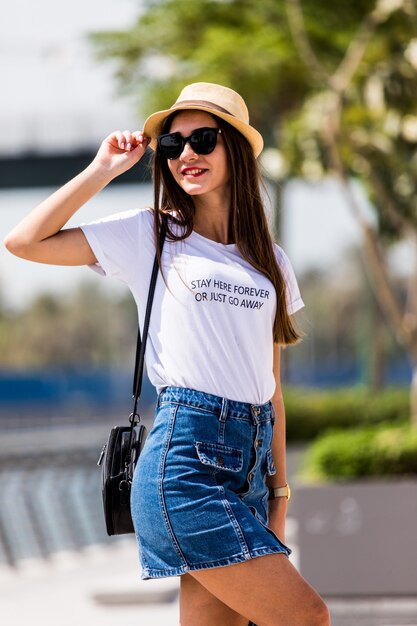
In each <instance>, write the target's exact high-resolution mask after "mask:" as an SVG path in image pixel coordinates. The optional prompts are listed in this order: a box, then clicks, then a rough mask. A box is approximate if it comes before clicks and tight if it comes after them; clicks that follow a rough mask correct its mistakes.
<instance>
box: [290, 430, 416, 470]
mask: <svg viewBox="0 0 417 626" xmlns="http://www.w3.org/2000/svg"><path fill="white" fill-rule="evenodd" d="M398 475H401V476H416V475H417V427H416V426H411V425H410V424H408V423H405V424H397V425H386V424H380V425H378V426H367V427H362V428H358V429H354V430H346V431H340V430H337V431H331V432H328V433H327V434H325V435H323V436H322V437H320V438H318V439H317V440H316V441H315V442H313V443H312V444H311V447H310V448H309V450H308V452H307V454H306V457H305V462H304V467H303V469H302V471H301V472H300V474H299V478H301V479H302V480H304V481H307V482H315V481H321V480H329V479H352V478H355V479H356V478H365V477H375V476H398Z"/></svg>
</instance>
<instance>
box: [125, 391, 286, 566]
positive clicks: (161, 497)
mask: <svg viewBox="0 0 417 626" xmlns="http://www.w3.org/2000/svg"><path fill="white" fill-rule="evenodd" d="M273 423H274V414H273V408H272V404H271V402H267V403H265V404H262V405H254V404H249V403H246V402H237V401H234V400H227V399H226V398H221V397H219V396H215V395H211V394H207V393H203V392H201V391H196V390H194V389H186V388H179V387H166V388H165V389H163V390H162V392H161V393H160V394H159V396H158V401H157V405H156V411H155V422H154V425H153V428H152V430H151V432H150V433H149V435H148V438H147V440H146V443H145V446H144V449H143V451H142V454H141V456H140V458H139V461H138V464H137V466H136V470H135V474H134V477H133V484H132V491H131V510H132V519H133V524H134V527H135V534H136V539H137V543H138V548H139V557H140V561H141V565H142V578H143V579H147V578H161V577H166V576H178V575H181V574H185V573H186V572H189V571H191V570H199V569H206V568H211V567H222V566H226V565H231V564H233V563H239V562H242V561H246V560H248V559H252V558H254V557H258V556H262V555H264V554H273V553H283V554H285V555H286V556H289V555H290V554H291V550H290V549H289V548H288V547H287V546H285V545H284V544H283V543H282V542H281V541H280V540H279V539H278V537H277V536H276V534H275V533H274V532H273V531H272V530H271V529H269V528H268V526H267V523H268V488H267V486H266V477H267V476H268V475H272V474H274V473H275V468H274V465H273V461H272V453H271V441H272V431H273Z"/></svg>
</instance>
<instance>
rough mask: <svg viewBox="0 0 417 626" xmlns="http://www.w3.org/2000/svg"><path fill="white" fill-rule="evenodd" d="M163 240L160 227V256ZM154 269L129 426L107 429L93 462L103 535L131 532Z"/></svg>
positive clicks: (155, 266)
mask: <svg viewBox="0 0 417 626" xmlns="http://www.w3.org/2000/svg"><path fill="white" fill-rule="evenodd" d="M164 239H165V228H162V229H161V237H160V240H159V251H160V253H162V247H163V245H164ZM158 269H159V267H158V259H157V255H155V260H154V264H153V268H152V275H151V281H150V286H149V293H148V302H147V305H146V313H145V321H144V324H143V340H141V335H140V329H138V339H137V344H136V359H135V373H134V376H133V411H132V413H131V414H130V416H129V422H130V426H129V425H124V426H114V427H113V428H112V429H111V431H110V434H109V437H108V439H107V442H106V443H105V444H104V446H103V449H102V451H101V454H100V458H99V460H98V462H97V465H98V466H101V477H102V498H103V508H104V519H105V522H106V530H107V534H108V535H110V536H111V535H124V534H127V533H133V532H134V528H133V522H132V515H131V512H130V491H131V486H132V480H133V474H134V472H135V468H136V464H137V462H138V459H139V456H140V453H141V452H142V448H143V446H144V443H145V440H146V435H147V430H146V427H145V426H144V425H143V424H141V423H140V415H139V413H138V401H139V397H140V392H141V389H142V378H143V364H144V360H145V348H146V340H147V337H148V328H149V320H150V315H151V309H152V302H153V296H154V293H155V285H156V279H157V277H158Z"/></svg>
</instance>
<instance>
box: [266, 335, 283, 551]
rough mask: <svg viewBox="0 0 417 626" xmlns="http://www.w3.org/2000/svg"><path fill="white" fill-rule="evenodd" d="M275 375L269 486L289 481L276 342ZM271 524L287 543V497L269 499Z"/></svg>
mask: <svg viewBox="0 0 417 626" xmlns="http://www.w3.org/2000/svg"><path fill="white" fill-rule="evenodd" d="M274 376H275V382H276V387H275V393H274V395H273V397H272V398H271V402H272V404H273V406H274V410H275V425H274V435H273V439H272V456H273V459H274V465H275V467H276V470H277V472H276V474H274V475H273V476H269V477H268V479H267V484H268V486H269V487H283V486H284V485H285V484H286V483H287V474H286V462H285V459H286V446H285V408H284V400H283V397H282V390H281V376H280V346H279V345H278V344H274ZM268 513H269V526H270V527H271V529H272V530H273V531H274V532H275V533H276V534H277V535H278V537H279V538H280V539H281V541H282V542H283V543H285V518H286V514H287V498H285V497H283V498H274V499H273V500H269V501H268Z"/></svg>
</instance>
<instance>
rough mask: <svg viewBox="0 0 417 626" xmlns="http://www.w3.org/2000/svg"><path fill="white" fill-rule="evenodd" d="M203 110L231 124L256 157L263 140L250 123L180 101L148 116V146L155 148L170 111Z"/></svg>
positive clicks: (146, 131)
mask: <svg viewBox="0 0 417 626" xmlns="http://www.w3.org/2000/svg"><path fill="white" fill-rule="evenodd" d="M190 110H196V111H205V112H206V113H210V114H211V115H214V117H220V118H221V119H223V120H225V121H226V122H228V123H229V124H230V125H231V126H233V127H234V128H236V129H237V130H238V131H239V132H240V133H241V134H242V135H243V136H244V137H246V139H247V140H248V141H249V143H250V145H251V146H252V149H253V152H254V155H255V157H258V156H259V155H260V153H261V152H262V149H263V147H264V140H263V138H262V135H261V134H260V133H259V132H258V131H257V130H256V129H255V128H253V126H250V124H246V123H245V122H242V121H241V120H239V119H237V118H236V117H235V116H234V115H230V113H223V112H221V111H215V110H213V109H211V108H210V107H208V106H207V107H206V106H204V105H192V104H184V106H182V105H181V104H180V103H178V104H176V105H175V107H172V108H171V109H165V110H164V111H157V113H153V114H152V115H150V116H149V117H148V119H147V120H146V121H145V124H144V126H143V133H144V135H145V136H147V137H150V139H151V142H150V144H149V145H150V147H151V148H152V149H153V150H155V149H156V146H157V137H158V135H160V134H161V132H162V127H163V125H164V122H165V120H166V119H167V117H169V116H170V115H171V113H176V112H177V111H190Z"/></svg>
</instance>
